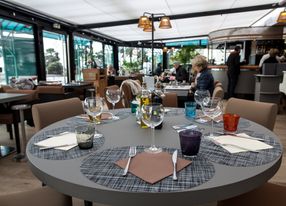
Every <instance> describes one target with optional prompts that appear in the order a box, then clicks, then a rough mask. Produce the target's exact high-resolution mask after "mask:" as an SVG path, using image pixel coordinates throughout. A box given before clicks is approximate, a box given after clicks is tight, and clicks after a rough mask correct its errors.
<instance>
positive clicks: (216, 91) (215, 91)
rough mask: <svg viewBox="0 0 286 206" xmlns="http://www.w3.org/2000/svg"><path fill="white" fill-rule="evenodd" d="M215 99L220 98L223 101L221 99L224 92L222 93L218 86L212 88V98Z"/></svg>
mask: <svg viewBox="0 0 286 206" xmlns="http://www.w3.org/2000/svg"><path fill="white" fill-rule="evenodd" d="M215 97H218V98H221V99H223V97H224V91H223V88H222V87H221V86H220V85H216V86H215V88H214V91H213V97H212V98H215Z"/></svg>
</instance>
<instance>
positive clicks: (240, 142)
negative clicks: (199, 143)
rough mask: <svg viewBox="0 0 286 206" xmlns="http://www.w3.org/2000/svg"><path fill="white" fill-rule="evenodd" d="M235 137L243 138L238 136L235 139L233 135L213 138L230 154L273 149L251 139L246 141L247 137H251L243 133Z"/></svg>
mask: <svg viewBox="0 0 286 206" xmlns="http://www.w3.org/2000/svg"><path fill="white" fill-rule="evenodd" d="M237 135H239V136H242V137H245V138H242V137H238V136H237V137H236V136H233V135H221V136H218V137H214V142H215V143H217V144H218V145H220V146H222V147H223V148H224V149H226V150H227V151H229V152H230V153H239V152H247V151H251V150H254V151H258V150H263V149H271V148H273V147H272V146H271V145H268V144H266V143H264V142H261V141H258V140H253V139H247V137H250V138H251V136H249V135H247V134H245V133H240V134H237Z"/></svg>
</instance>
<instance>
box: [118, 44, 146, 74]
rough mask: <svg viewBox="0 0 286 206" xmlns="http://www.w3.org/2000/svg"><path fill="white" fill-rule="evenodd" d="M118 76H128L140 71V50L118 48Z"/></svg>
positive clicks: (136, 48) (135, 48)
mask: <svg viewBox="0 0 286 206" xmlns="http://www.w3.org/2000/svg"><path fill="white" fill-rule="evenodd" d="M118 61H119V74H120V75H128V74H130V73H134V72H139V70H142V48H138V47H119V48H118Z"/></svg>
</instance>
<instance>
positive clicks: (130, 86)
mask: <svg viewBox="0 0 286 206" xmlns="http://www.w3.org/2000/svg"><path fill="white" fill-rule="evenodd" d="M120 90H121V91H122V92H123V105H124V107H125V108H130V103H131V101H132V100H133V99H134V97H135V96H136V95H137V94H139V93H140V92H141V85H140V84H139V83H138V81H136V80H132V79H127V80H124V81H123V82H122V83H121V86H120Z"/></svg>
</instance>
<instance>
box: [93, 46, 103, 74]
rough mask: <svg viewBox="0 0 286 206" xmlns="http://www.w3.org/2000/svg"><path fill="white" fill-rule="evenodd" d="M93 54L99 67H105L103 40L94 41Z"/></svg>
mask: <svg viewBox="0 0 286 206" xmlns="http://www.w3.org/2000/svg"><path fill="white" fill-rule="evenodd" d="M91 52H92V54H93V59H94V61H95V62H96V65H97V67H100V68H103V46H102V43H101V42H98V41H92V51H91Z"/></svg>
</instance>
